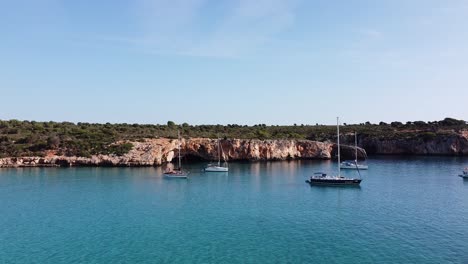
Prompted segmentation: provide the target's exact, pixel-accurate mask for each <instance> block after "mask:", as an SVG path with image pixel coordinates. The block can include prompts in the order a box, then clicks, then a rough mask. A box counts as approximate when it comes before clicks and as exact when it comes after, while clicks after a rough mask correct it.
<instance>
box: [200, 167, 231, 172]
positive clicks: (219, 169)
mask: <svg viewBox="0 0 468 264" xmlns="http://www.w3.org/2000/svg"><path fill="white" fill-rule="evenodd" d="M205 171H206V172H228V171H229V168H227V167H221V166H208V167H206V168H205Z"/></svg>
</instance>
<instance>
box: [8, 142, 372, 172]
mask: <svg viewBox="0 0 468 264" xmlns="http://www.w3.org/2000/svg"><path fill="white" fill-rule="evenodd" d="M131 143H132V144H133V149H132V150H131V151H130V152H129V153H127V154H125V155H123V156H115V155H96V156H92V157H89V158H87V157H66V156H48V157H21V158H3V159H0V167H28V166H157V165H161V164H164V163H167V162H171V161H172V160H173V159H174V158H176V157H177V145H178V140H173V139H165V138H160V139H147V140H144V141H143V142H131ZM221 146H222V153H221V155H222V158H223V159H226V160H228V161H236V160H251V161H255V160H286V159H330V158H331V157H332V155H334V154H333V153H334V152H335V151H336V146H335V145H334V144H332V143H327V142H317V141H310V140H243V139H232V140H221ZM334 149H335V150H334ZM342 153H343V157H344V158H354V148H352V147H347V146H342ZM181 154H182V155H183V156H184V159H185V160H195V159H198V160H217V159H218V147H217V140H213V139H207V138H193V139H187V140H185V139H183V140H181ZM365 155H366V154H365V151H364V150H362V149H359V156H360V157H365Z"/></svg>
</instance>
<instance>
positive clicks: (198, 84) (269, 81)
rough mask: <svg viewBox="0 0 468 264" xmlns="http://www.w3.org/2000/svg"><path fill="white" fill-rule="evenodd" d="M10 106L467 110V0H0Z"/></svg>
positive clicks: (143, 110) (306, 113)
mask: <svg viewBox="0 0 468 264" xmlns="http://www.w3.org/2000/svg"><path fill="white" fill-rule="evenodd" d="M0 34H1V36H2V38H1V39H2V40H1V41H0V98H1V104H0V119H21V120H38V121H48V120H54V121H72V122H78V121H83V122H111V123H122V122H126V123H166V122H167V121H168V120H173V121H175V122H176V123H183V122H188V123H190V124H233V123H235V124H258V123H266V124H293V123H298V124H302V123H303V124H315V123H322V124H333V123H334V120H335V117H336V116H340V117H341V119H342V121H343V122H345V123H361V122H365V121H370V122H379V121H385V122H391V121H395V120H398V121H408V120H423V121H430V120H440V119H443V118H444V117H447V116H449V117H454V118H459V119H465V120H466V119H468V107H467V103H466V102H467V99H468V1H461V0H447V1H439V0H437V1H435V0H409V1H408V0H380V1H373V0H372V1H371V0H355V1H345V0H342V1H333V0H323V1H322V0H317V1H314V0H310V1H309V0H289V1H285V0H268V1H267V0H257V1H251V0H236V1H234V0H232V1H220V0H216V1H215V0H184V1H182V0H171V1H169V0H167V1H163V0H132V1H124V0H112V1H111V0H101V1H90V0H81V1H71V0H68V1H65V0H42V1H33V0H29V1H26V0H0Z"/></svg>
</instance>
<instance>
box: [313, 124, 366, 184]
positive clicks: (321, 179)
mask: <svg viewBox="0 0 468 264" xmlns="http://www.w3.org/2000/svg"><path fill="white" fill-rule="evenodd" d="M336 133H337V135H338V139H337V145H338V175H337V176H328V175H327V174H325V173H322V172H319V173H315V174H314V175H313V176H311V177H310V179H309V180H306V182H307V183H309V184H310V185H325V186H359V184H361V181H362V179H357V178H346V177H343V176H341V166H340V164H341V163H340V121H339V118H338V117H337V118H336Z"/></svg>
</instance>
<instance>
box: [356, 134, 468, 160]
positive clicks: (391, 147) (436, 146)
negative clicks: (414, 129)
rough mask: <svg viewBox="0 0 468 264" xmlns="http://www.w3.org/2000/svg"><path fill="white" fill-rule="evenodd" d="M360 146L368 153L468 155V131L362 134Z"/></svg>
mask: <svg viewBox="0 0 468 264" xmlns="http://www.w3.org/2000/svg"><path fill="white" fill-rule="evenodd" d="M359 146H360V147H363V148H364V149H365V150H366V151H367V153H368V154H370V155H373V154H385V155H447V156H466V155H468V131H467V130H463V131H458V132H455V131H448V132H444V133H438V134H436V133H432V132H425V133H419V134H416V133H404V134H401V135H399V136H394V137H375V136H366V135H362V136H361V137H360V139H359Z"/></svg>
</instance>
